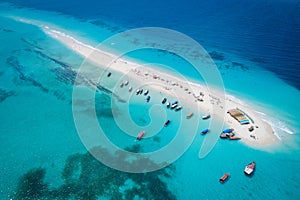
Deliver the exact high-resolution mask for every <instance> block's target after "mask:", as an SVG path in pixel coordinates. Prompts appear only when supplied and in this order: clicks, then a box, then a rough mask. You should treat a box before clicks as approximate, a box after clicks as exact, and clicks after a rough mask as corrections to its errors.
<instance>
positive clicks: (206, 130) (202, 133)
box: [200, 128, 209, 135]
mask: <svg viewBox="0 0 300 200" xmlns="http://www.w3.org/2000/svg"><path fill="white" fill-rule="evenodd" d="M208 132H209V129H208V128H207V129H204V130H203V131H201V133H200V134H201V135H205V134H206V133H208Z"/></svg>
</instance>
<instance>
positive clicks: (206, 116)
mask: <svg viewBox="0 0 300 200" xmlns="http://www.w3.org/2000/svg"><path fill="white" fill-rule="evenodd" d="M209 118H210V115H203V116H202V119H209Z"/></svg>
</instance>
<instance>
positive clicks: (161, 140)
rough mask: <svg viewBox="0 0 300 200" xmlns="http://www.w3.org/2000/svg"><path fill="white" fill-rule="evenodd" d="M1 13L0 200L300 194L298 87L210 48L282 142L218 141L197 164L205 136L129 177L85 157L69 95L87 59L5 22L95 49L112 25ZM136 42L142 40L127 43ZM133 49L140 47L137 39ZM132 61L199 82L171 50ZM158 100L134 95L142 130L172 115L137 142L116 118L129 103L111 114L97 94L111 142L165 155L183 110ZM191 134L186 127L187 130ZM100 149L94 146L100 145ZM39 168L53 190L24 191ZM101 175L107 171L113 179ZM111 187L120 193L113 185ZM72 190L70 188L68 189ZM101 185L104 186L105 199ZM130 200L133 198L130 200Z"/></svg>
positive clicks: (228, 80)
mask: <svg viewBox="0 0 300 200" xmlns="http://www.w3.org/2000/svg"><path fill="white" fill-rule="evenodd" d="M1 10H2V11H3V12H1V13H2V15H1V17H0V36H1V37H0V40H1V44H9V45H1V47H0V49H1V50H0V52H1V58H0V80H1V81H0V82H1V85H0V92H1V93H0V95H1V96H0V110H1V112H0V119H1V123H0V137H1V144H2V145H1V152H2V153H1V157H0V161H1V162H0V163H1V164H0V169H1V183H0V191H1V193H0V198H1V199H9V198H10V197H14V193H17V194H18V195H19V196H18V195H17V197H19V199H22V198H21V196H22V195H24V196H26V195H27V197H28V196H29V197H30V198H31V199H38V198H40V199H43V198H49V199H53V198H54V197H55V196H56V197H57V198H58V199H60V198H61V199H63V198H64V197H69V198H71V197H72V195H73V197H75V199H96V197H95V196H97V195H98V196H100V194H102V195H103V194H105V196H106V197H107V198H110V197H111V198H115V199H120V198H121V197H120V196H119V193H122V191H123V190H122V188H124V187H125V186H124V182H126V180H127V181H128V180H129V179H131V180H134V182H136V184H138V185H139V186H140V187H141V188H142V189H141V188H140V189H137V190H132V193H134V194H136V195H140V196H143V195H145V196H144V197H145V198H146V199H148V198H153V199H161V198H162V197H164V198H166V199H173V198H177V199H230V198H234V199H253V198H254V199H286V198H290V199H298V198H299V197H300V193H299V185H298V182H297V181H298V179H299V175H298V174H299V173H298V171H299V169H300V168H299V158H300V156H299V142H300V138H299V128H300V126H299V122H298V118H299V117H300V116H299V115H300V113H299V110H300V108H299V104H298V99H300V98H299V97H300V96H299V95H300V94H299V90H297V89H296V88H294V87H293V86H291V85H288V84H287V83H286V82H284V81H282V80H281V79H279V78H278V77H277V76H276V75H275V74H273V73H272V72H270V71H267V70H266V69H265V68H262V67H261V66H259V64H257V63H255V62H252V61H249V60H248V59H245V58H243V57H241V56H239V55H236V54H234V53H232V52H226V50H220V49H218V48H213V47H211V48H209V49H208V52H211V54H212V57H213V58H214V60H215V62H216V64H217V66H218V68H219V70H220V73H221V74H222V78H223V80H224V85H225V88H226V91H228V92H229V94H231V95H233V96H235V97H238V98H239V100H240V101H242V102H243V103H245V104H247V105H249V106H252V107H254V109H255V110H257V111H260V112H261V113H264V114H261V115H263V116H264V118H265V119H266V120H268V121H271V122H272V123H273V125H274V127H275V128H276V129H275V130H276V133H277V134H278V136H279V137H280V138H281V144H280V146H279V147H274V148H270V149H267V151H261V150H255V149H251V148H249V147H247V146H245V145H244V144H243V143H241V142H240V141H238V142H233V143H228V141H224V140H220V141H218V142H217V144H216V146H215V147H214V149H213V150H212V152H211V153H210V154H209V155H208V156H207V157H205V158H204V159H199V158H198V151H199V148H200V147H201V145H202V143H203V140H204V137H205V136H204V137H203V136H201V135H196V136H195V139H194V141H193V143H192V145H191V146H190V148H188V150H187V151H186V152H185V153H184V154H183V156H181V157H180V158H179V159H178V160H177V161H176V162H175V163H174V164H172V165H171V166H169V167H167V168H165V169H163V170H161V171H158V172H154V173H148V174H140V175H138V174H137V175H136V174H127V173H122V172H118V171H114V170H111V169H108V168H105V167H103V165H101V164H98V162H95V160H94V159H93V158H92V157H90V156H89V154H87V153H86V152H87V150H86V149H85V147H84V145H83V144H82V142H81V141H80V138H79V136H78V133H77V130H76V127H75V124H74V121H73V113H72V90H73V83H74V79H75V75H76V72H75V70H76V69H78V68H79V66H80V65H81V63H82V62H83V59H82V58H81V57H80V56H78V55H76V54H75V53H73V52H72V51H71V50H69V49H68V48H66V47H64V46H63V45H62V44H60V43H59V42H57V41H55V40H54V39H52V38H51V37H49V36H47V35H46V34H45V33H43V32H42V30H41V29H40V28H39V27H37V26H35V25H31V24H28V23H22V22H20V21H16V20H13V19H11V18H7V17H5V16H19V17H21V18H24V19H28V20H34V19H35V20H40V21H43V22H42V23H43V24H44V25H45V24H47V23H48V25H49V26H50V27H55V29H58V30H61V31H63V32H65V33H69V34H72V35H74V36H76V38H78V39H79V40H80V41H84V42H86V43H88V44H91V45H95V44H97V42H99V41H102V40H104V39H105V38H107V37H108V36H110V35H112V34H113V33H115V31H116V30H115V29H114V31H111V28H110V26H108V27H101V26H95V25H92V24H91V23H88V22H86V21H84V20H80V19H77V18H74V17H71V16H66V15H63V14H61V13H59V14H58V13H51V12H44V11H38V10H35V9H16V8H9V6H8V5H2V4H1ZM65 29H66V30H67V31H65ZM122 29H123V28H119V29H117V30H122ZM133 38H135V36H131V37H129V39H133ZM141 40H142V39H141ZM162 42H163V40H161V39H160V38H157V40H156V41H154V43H159V44H161V43H162ZM132 45H133V46H134V45H135V44H134V42H133V43H132ZM116 51H117V50H116ZM187 51H192V50H191V49H187ZM128 56H131V57H134V59H137V60H139V61H141V60H143V61H144V62H146V63H149V62H152V63H163V64H165V65H167V66H169V67H171V68H172V69H174V70H176V71H177V72H179V73H180V74H182V75H185V76H187V77H189V78H190V79H192V80H193V79H197V80H198V79H199V77H198V76H195V75H194V73H193V72H192V68H190V66H188V65H187V64H186V63H185V62H184V61H182V60H180V59H179V58H177V57H174V56H173V55H171V54H167V53H165V52H161V51H160V52H155V51H147V50H145V51H140V52H135V53H134V52H133V53H132V54H130V55H128ZM164 70H165V69H164ZM87 91H89V89H87ZM151 92H152V91H150V94H151ZM161 98H162V95H161V94H153V99H151V101H150V102H149V104H146V105H145V101H144V97H138V96H135V95H134V96H133V97H132V99H131V100H132V102H131V105H130V107H129V110H130V113H131V117H132V119H133V121H134V122H136V124H137V125H138V126H141V127H143V126H146V127H143V128H145V129H147V131H148V130H149V131H150V130H151V129H152V128H151V126H152V127H161V125H162V123H163V122H164V121H165V119H166V118H167V117H171V118H172V119H173V121H172V123H171V124H170V125H169V126H168V127H167V128H164V129H161V130H157V132H158V134H157V135H155V136H154V137H149V138H145V139H144V140H141V141H140V142H139V143H137V142H135V141H134V140H135V138H134V137H133V136H130V135H127V134H126V133H125V132H124V131H122V130H121V129H120V128H119V127H118V126H116V119H114V117H116V118H120V119H121V120H122V117H123V115H122V114H123V113H124V112H123V109H124V108H123V107H122V105H123V104H122V103H120V102H119V103H118V102H117V103H116V106H117V108H118V110H119V115H117V116H113V113H112V111H111V99H112V96H111V94H110V93H109V92H107V91H99V92H98V93H97V94H96V96H95V102H96V104H95V107H96V114H97V117H98V121H99V124H101V126H102V127H103V128H104V129H105V130H106V131H107V132H109V133H110V135H108V137H109V139H111V141H112V142H113V143H115V144H116V145H118V146H120V147H122V148H127V149H130V150H131V151H133V152H149V151H153V150H157V149H160V148H162V147H164V146H165V145H166V144H168V143H169V142H170V141H171V140H172V139H173V138H174V137H175V136H176V133H177V131H178V127H179V124H180V122H181V119H180V114H181V113H180V112H178V113H175V112H172V111H170V110H166V112H165V113H164V115H162V114H161V113H162V112H164V111H165V109H164V108H162V107H160V106H155V104H156V103H155V102H160V100H161ZM83 99H84V97H83ZM85 103H86V102H82V105H81V106H80V108H81V109H83V110H84V109H86V110H84V111H85V113H86V115H85V117H86V120H87V122H86V133H87V134H91V139H92V140H93V139H94V138H92V134H93V132H95V130H94V129H93V128H92V127H90V126H89V125H90V119H91V115H90V113H91V111H90V110H89V109H90V108H89V107H88V106H87V104H85ZM186 112H187V111H185V110H183V111H182V114H183V115H184V116H185V115H186ZM164 117H166V118H164ZM208 123H209V122H205V123H202V122H201V123H200V124H199V127H198V131H200V130H202V129H204V128H206V127H207V126H208ZM147 126H148V127H147ZM189 131H190V130H189V129H188V128H187V129H186V132H189ZM98 143H99V142H97V141H95V144H98ZM78 153H79V154H78ZM253 160H255V161H256V162H257V170H256V171H255V174H254V176H253V177H250V178H249V177H245V175H244V174H243V168H244V166H245V165H246V164H247V163H249V162H251V161H253ZM78 163H80V165H79V164H78ZM78 166H80V167H78ZM38 167H42V168H44V169H45V170H46V171H45V172H46V174H45V178H44V180H43V181H44V183H46V184H48V190H40V191H33V192H32V193H28V194H26V193H25V194H24V193H21V192H20V191H21V190H20V188H21V187H20V185H21V186H22V184H20V182H19V180H22V179H20V178H21V177H22V176H23V175H24V174H25V173H28V172H32V171H29V170H31V169H33V168H38ZM79 168H81V171H80V170H79ZM68 170H69V171H71V172H69V171H68ZM38 172H39V171H38ZM226 172H230V173H231V177H230V179H229V180H228V181H227V182H226V183H225V184H220V183H219V181H218V179H219V178H220V177H221V176H222V175H223V174H224V173H226ZM68 173H70V174H68ZM37 174H38V173H32V176H33V177H38V176H37ZM102 174H107V177H104V176H103V175H102ZM66 177H67V178H66ZM157 177H159V178H157ZM23 179H24V177H23ZM109 182H111V184H112V185H113V184H114V185H115V186H116V187H115V188H114V187H113V186H111V187H110V186H109V187H108V185H109V184H108V183H109ZM129 182H130V181H129ZM145 182H147V183H148V184H149V186H148V187H146V186H145V184H142V183H145ZM36 185H37V186H41V185H42V184H36ZM125 185H126V184H125ZM23 186H24V185H23ZM131 186H132V184H131ZM68 187H70V188H73V190H72V189H67V188H68ZM128 187H130V184H129V186H128ZM37 188H39V187H37ZM100 188H102V189H103V188H105V190H106V193H105V192H104V191H102V190H101V189H100ZM133 188H134V187H133ZM137 188H138V187H137ZM37 190H38V189H37ZM143 190H144V191H145V193H144V194H143V193H142V191H143ZM45 191H46V192H45ZM89 192H90V193H89ZM94 193H95V194H94ZM123 193H124V192H123ZM89 194H93V195H95V196H93V195H90V196H89ZM30 195H31V196H30ZM39 195H40V196H39ZM128 195H129V194H128ZM147 195H148V196H147ZM151 195H153V196H151ZM36 197H37V198H36ZM131 197H132V196H131ZM128 199H133V197H132V198H130V197H129V196H128Z"/></svg>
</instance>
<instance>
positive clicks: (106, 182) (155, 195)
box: [11, 146, 176, 200]
mask: <svg viewBox="0 0 300 200" xmlns="http://www.w3.org/2000/svg"><path fill="white" fill-rule="evenodd" d="M139 148H140V147H138V146H135V147H133V149H132V150H134V149H135V150H136V149H139ZM135 150H134V151H135ZM91 151H92V152H93V153H97V154H98V155H102V156H107V155H108V154H110V153H109V152H108V151H107V149H104V148H102V147H96V148H94V149H92V150H91ZM110 159H112V160H111V161H112V162H116V163H117V162H119V161H120V159H122V161H123V162H124V161H125V159H126V156H125V157H122V154H121V153H120V152H116V154H115V156H113V157H111V158H110ZM142 163H143V164H144V165H145V164H150V165H153V164H154V163H153V162H152V161H151V160H149V159H142V160H138V161H137V164H139V165H140V164H142ZM128 164H129V163H128ZM174 170H175V169H174V167H173V166H172V165H170V166H168V167H166V168H163V169H160V170H157V171H155V172H148V173H126V172H121V171H118V170H115V169H112V168H110V167H107V166H106V165H104V164H102V163H101V162H99V161H98V160H96V159H95V158H94V157H93V156H92V155H91V154H90V153H85V154H74V155H71V156H69V157H68V159H67V160H66V163H65V166H64V169H63V172H62V179H63V181H64V182H63V184H62V185H61V186H59V187H57V188H51V189H49V187H48V184H46V183H45V182H44V178H45V174H46V170H45V169H42V168H37V169H32V170H29V171H28V172H27V173H25V174H24V175H23V176H22V177H20V181H19V184H18V187H17V190H16V192H15V193H14V194H13V195H12V196H11V197H12V198H13V199H22V200H24V199H25V200H30V199H58V200H60V199H87V200H94V199H98V198H99V197H101V196H105V197H107V198H109V199H130V200H132V199H134V198H142V199H165V200H168V199H176V196H175V195H174V194H173V193H172V192H170V191H169V189H168V187H167V184H166V183H165V182H164V181H163V180H165V179H166V178H170V177H171V175H172V173H173V172H174ZM128 182H131V184H130V185H129V186H128V184H127V183H128ZM121 188H123V189H121Z"/></svg>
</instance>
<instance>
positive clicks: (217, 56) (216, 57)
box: [209, 51, 225, 61]
mask: <svg viewBox="0 0 300 200" xmlns="http://www.w3.org/2000/svg"><path fill="white" fill-rule="evenodd" d="M209 55H210V57H211V58H212V59H213V60H218V61H223V60H225V56H224V54H222V53H219V52H217V51H212V52H209Z"/></svg>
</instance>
